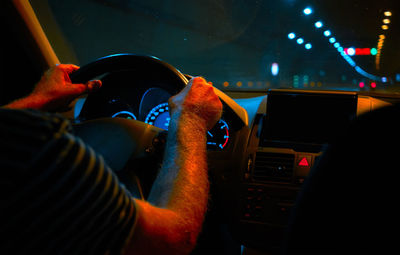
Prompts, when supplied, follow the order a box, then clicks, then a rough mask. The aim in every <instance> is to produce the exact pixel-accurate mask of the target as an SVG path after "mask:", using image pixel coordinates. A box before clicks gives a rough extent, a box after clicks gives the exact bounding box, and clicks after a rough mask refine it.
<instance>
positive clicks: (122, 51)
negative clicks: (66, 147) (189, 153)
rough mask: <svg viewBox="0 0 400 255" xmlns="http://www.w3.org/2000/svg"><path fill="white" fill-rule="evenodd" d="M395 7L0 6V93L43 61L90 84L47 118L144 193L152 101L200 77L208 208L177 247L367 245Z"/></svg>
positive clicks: (387, 156) (386, 151) (278, 0)
mask: <svg viewBox="0 0 400 255" xmlns="http://www.w3.org/2000/svg"><path fill="white" fill-rule="evenodd" d="M399 7H400V6H399V3H398V2H397V1H379V2H376V1H359V0H352V1H303V0H274V1H272V0H262V1H244V0H240V1H239V0H238V1H228V0H226V1H223V0H221V1H211V0H209V1H196V2H194V1H193V2H192V1H179V0H168V1H156V0H154V1H153V0H152V1H139V0H132V1H130V0H85V1H75V0H73V1H72V0H70V1H61V0H60V1H56V0H48V1H39V0H31V1H28V0H12V1H11V0H10V1H2V3H1V20H2V22H1V24H2V26H3V31H4V32H3V34H4V35H5V36H4V37H3V43H4V44H3V47H2V49H1V52H2V68H1V69H2V75H1V77H2V80H1V93H0V94H1V98H0V100H1V104H2V105H5V104H7V103H9V102H10V101H12V100H15V99H17V98H20V97H23V96H25V95H27V94H29V92H30V91H31V90H32V88H33V86H34V84H35V83H36V82H38V80H39V79H40V77H41V75H42V74H43V72H45V71H46V70H47V69H48V68H49V67H51V66H53V65H55V64H58V63H73V64H76V65H79V66H80V67H81V68H80V69H79V70H78V71H76V72H74V73H73V74H71V80H72V81H73V82H77V83H78V82H86V81H89V80H91V79H101V80H102V83H103V86H102V88H101V89H100V90H99V91H96V92H94V93H92V94H90V95H85V96H82V97H80V98H78V99H77V100H75V101H74V102H73V104H72V105H71V109H70V111H68V112H64V113H61V114H63V115H64V116H65V117H66V118H69V119H70V120H71V122H72V123H73V124H74V127H75V130H76V135H77V136H79V137H81V138H82V139H83V140H84V141H85V142H86V143H88V144H89V145H90V146H92V147H93V148H94V149H95V150H96V151H97V152H99V153H101V154H102V155H103V156H104V158H105V160H106V162H107V163H108V164H109V165H110V167H111V168H112V169H113V170H114V171H115V173H116V174H117V175H118V177H119V178H120V180H121V182H122V183H123V184H124V185H125V186H126V187H127V188H128V189H129V190H130V192H131V193H132V194H133V195H134V196H135V197H137V198H142V199H146V196H147V195H148V194H149V191H150V189H151V185H152V183H153V181H154V179H155V177H156V176H157V171H158V168H159V167H160V164H161V162H162V160H163V158H164V157H168V155H164V146H165V141H166V135H167V134H168V125H169V120H170V118H169V113H168V99H169V98H170V97H171V96H173V95H176V94H177V93H178V92H179V91H180V90H181V89H182V88H184V87H185V86H186V84H187V83H188V81H189V80H190V79H191V78H192V77H194V76H204V77H205V78H207V79H208V80H211V81H212V82H213V84H214V87H215V88H216V90H215V91H216V93H217V95H218V96H219V98H220V99H221V102H222V104H223V114H222V117H221V119H220V120H219V121H218V122H217V124H216V125H215V126H214V127H213V128H212V129H211V130H209V131H208V133H207V156H208V165H209V178H210V183H211V186H210V199H209V209H208V212H207V215H206V220H205V223H204V226H203V231H202V233H201V235H200V237H199V240H198V245H197V247H196V249H195V250H194V251H193V254H266V255H268V254H282V251H283V252H286V253H287V254H292V253H291V252H293V254H303V253H302V251H304V253H305V254H307V252H306V251H307V249H308V248H310V247H318V248H320V249H321V250H324V249H327V250H326V251H331V252H327V253H329V254H333V253H336V252H337V253H345V252H346V251H347V252H349V251H352V252H353V253H355V254H357V253H358V252H357V251H359V250H358V249H367V250H368V249H371V250H372V249H375V248H376V249H377V250H379V251H382V250H383V249H384V248H385V247H386V248H387V247H388V246H386V245H387V243H388V242H389V240H387V239H385V238H386V237H388V236H390V235H388V234H387V233H388V232H389V231H390V229H392V227H394V224H395V222H396V212H397V210H398V209H394V208H395V207H394V205H395V204H396V198H397V196H396V194H397V193H398V191H397V190H396V189H395V187H396V182H395V181H396V179H397V178H396V177H395V175H394V172H396V170H397V168H398V165H397V164H398V163H397V164H396V160H395V159H396V156H397V157H398V154H397V147H398V145H397V144H396V141H398V140H399V139H400V138H399V134H398V133H397V132H398V129H397V125H398V122H396V119H397V118H399V117H400V111H399V110H400V109H398V107H397V106H396V105H397V103H399V102H400V94H399V92H400V90H399V88H400V86H399V85H400V64H399V61H398V59H399V57H400V51H399V49H398V45H400V37H399V33H397V32H395V31H398V29H399V20H400V19H399V18H398V17H400V16H398V15H399V14H400V8H399ZM341 11H342V12H341ZM117 18H118V19H117ZM120 35H121V37H120ZM333 35H334V36H335V37H333ZM97 36H98V37H97ZM188 44H190V45H188ZM257 54H258V55H257ZM387 109H389V110H387ZM392 209H393V210H392ZM392 216H393V218H392ZM397 217H398V215H397ZM357 237H359V238H362V240H363V241H355V239H357ZM388 238H390V237H388ZM381 239H382V240H381ZM372 243H374V245H372ZM327 247H329V249H331V248H332V247H334V248H333V250H329V249H328V248H327ZM348 247H352V248H350V249H348ZM302 249H304V250H302ZM371 250H370V251H371ZM296 252H298V253H296ZM319 254H321V253H319Z"/></svg>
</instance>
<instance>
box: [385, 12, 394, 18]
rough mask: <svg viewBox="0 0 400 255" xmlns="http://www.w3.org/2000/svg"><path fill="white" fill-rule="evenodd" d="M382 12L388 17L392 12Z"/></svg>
mask: <svg viewBox="0 0 400 255" xmlns="http://www.w3.org/2000/svg"><path fill="white" fill-rule="evenodd" d="M384 14H385V16H386V17H390V16H392V13H391V12H389V11H386V12H384Z"/></svg>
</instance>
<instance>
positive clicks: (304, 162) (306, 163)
mask: <svg viewBox="0 0 400 255" xmlns="http://www.w3.org/2000/svg"><path fill="white" fill-rule="evenodd" d="M298 166H310V163H309V162H308V160H307V157H303V158H302V159H301V160H300V162H299V164H298Z"/></svg>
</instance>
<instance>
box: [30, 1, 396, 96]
mask: <svg viewBox="0 0 400 255" xmlns="http://www.w3.org/2000/svg"><path fill="white" fill-rule="evenodd" d="M31 4H32V6H33V8H34V10H35V12H36V14H37V15H38V18H39V20H40V22H41V23H42V26H43V29H44V30H45V32H46V34H47V36H48V37H49V40H50V42H51V43H52V45H53V47H54V49H55V51H56V54H57V55H58V56H59V58H60V61H61V62H64V63H65V62H74V63H76V64H79V65H84V64H86V63H89V62H91V61H93V60H95V59H97V58H100V57H103V56H106V55H110V54H117V53H135V54H147V55H153V56H156V57H158V58H160V59H162V60H164V61H166V62H168V63H170V64H172V65H173V66H175V67H176V68H178V69H179V70H180V71H182V72H183V73H185V74H190V75H202V76H204V77H206V78H207V79H209V80H211V81H213V83H214V85H215V86H216V87H218V88H220V89H222V90H246V91H247V90H251V91H253V90H266V89H269V88H294V89H320V90H355V91H358V90H359V91H385V92H389V93H393V92H394V91H396V90H397V87H398V85H400V64H399V62H400V61H399V59H400V50H399V45H400V37H399V36H400V33H399V32H400V31H399V20H400V19H399V17H400V8H399V1H397V0H393V1H385V0H381V1H369V0H324V1H302V0H274V1H272V0H271V1H268V0H254V1H252V0H202V1H187V0H146V1H144V0H48V1H47V3H46V1H43V0H32V1H31Z"/></svg>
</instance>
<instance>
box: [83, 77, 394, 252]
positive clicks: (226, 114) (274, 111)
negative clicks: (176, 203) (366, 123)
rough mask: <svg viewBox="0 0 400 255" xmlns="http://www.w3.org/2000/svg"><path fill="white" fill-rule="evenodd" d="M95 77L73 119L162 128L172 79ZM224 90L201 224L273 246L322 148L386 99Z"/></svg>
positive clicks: (211, 135) (210, 140) (211, 138)
mask: <svg viewBox="0 0 400 255" xmlns="http://www.w3.org/2000/svg"><path fill="white" fill-rule="evenodd" d="M121 77H122V78H121ZM102 80H103V88H102V89H101V90H99V91H98V92H96V93H94V94H92V95H91V97H88V98H87V99H86V101H85V103H84V104H83V107H82V109H80V110H79V116H78V118H77V119H78V121H85V120H90V119H96V118H103V117H113V118H124V119H132V120H139V121H142V122H145V123H147V124H150V125H154V126H156V127H159V128H162V129H164V130H168V126H169V121H170V115H169V106H168V99H169V98H170V97H171V96H173V95H174V92H173V91H171V89H170V87H171V86H173V84H168V82H159V81H155V80H152V79H146V80H132V78H131V77H130V76H129V72H128V73H126V74H125V75H122V76H121V73H118V74H107V75H106V76H105V77H103V78H102ZM221 93H222V92H221ZM224 95H225V96H226V97H229V98H236V99H233V100H234V102H235V104H236V105H234V104H228V103H227V102H228V100H222V101H223V107H224V111H223V115H222V118H221V119H220V120H219V121H218V123H217V124H216V125H215V126H214V127H213V128H212V129H211V130H210V131H208V133H207V149H208V160H209V171H210V172H209V173H210V179H211V183H212V187H211V192H212V194H211V197H212V200H211V201H210V211H213V212H215V214H212V216H210V217H209V219H208V220H209V221H213V220H214V221H215V222H217V223H215V222H214V223H215V224H213V225H211V226H209V227H208V228H211V229H213V228H218V225H220V224H228V225H229V226H230V227H229V230H227V233H225V234H227V235H231V236H233V239H235V240H239V241H240V243H242V244H243V245H245V246H246V247H255V248H257V249H260V250H268V251H272V252H274V251H278V250H279V246H280V244H281V241H282V238H283V236H284V231H285V228H286V224H287V222H288V218H289V214H290V210H291V208H292V207H293V205H294V203H295V200H296V196H297V194H298V192H299V191H300V189H301V185H302V184H303V182H304V181H305V178H306V177H307V175H308V173H309V171H310V169H311V168H312V167H313V165H314V164H315V163H316V162H317V161H318V159H319V157H320V156H321V154H322V153H323V149H324V146H325V145H326V144H328V143H330V142H332V141H333V140H334V139H335V138H336V137H338V136H339V135H340V134H341V132H342V131H344V130H345V128H346V127H347V126H348V125H349V123H351V121H352V120H354V119H355V118H357V116H359V115H360V114H363V113H365V112H369V111H372V110H374V109H377V108H379V107H383V106H386V105H390V104H391V103H392V102H391V101H390V100H387V99H385V98H383V99H382V98H376V97H370V96H363V95H360V94H358V93H356V92H337V91H335V92H328V91H305V90H279V89H275V90H269V91H266V92H260V93H259V95H258V96H256V97H253V96H252V97H248V98H246V97H242V98H239V97H240V96H243V94H240V95H238V94H235V93H231V94H230V93H227V94H225V93H222V94H221V95H220V97H221V96H224ZM231 100H232V99H231ZM232 105H233V106H232ZM243 112H245V113H246V118H243V117H241V116H242V115H243V114H242V113H243ZM243 119H245V120H246V121H243ZM213 217H214V219H212V218H213ZM210 218H211V219H210ZM211 231H219V230H217V229H214V230H211ZM265 240H269V241H268V242H265Z"/></svg>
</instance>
